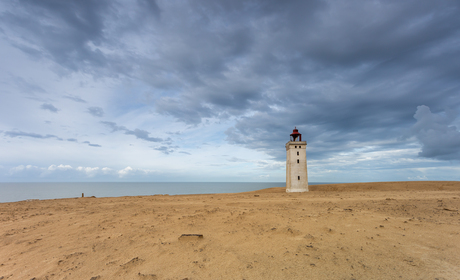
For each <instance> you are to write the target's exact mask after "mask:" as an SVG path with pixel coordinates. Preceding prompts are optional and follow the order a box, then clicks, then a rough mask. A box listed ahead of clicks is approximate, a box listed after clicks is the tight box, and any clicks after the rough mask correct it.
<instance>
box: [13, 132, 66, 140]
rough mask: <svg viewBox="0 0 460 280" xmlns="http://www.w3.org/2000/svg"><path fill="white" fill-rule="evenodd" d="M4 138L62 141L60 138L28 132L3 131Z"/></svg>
mask: <svg viewBox="0 0 460 280" xmlns="http://www.w3.org/2000/svg"><path fill="white" fill-rule="evenodd" d="M4 134H5V135H6V136H9V137H13V138H14V137H31V138H38V139H48V138H55V139H57V140H59V141H62V138H60V137H57V136H56V135H52V134H46V135H41V134H38V133H29V132H22V131H5V133H4Z"/></svg>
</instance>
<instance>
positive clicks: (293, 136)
mask: <svg viewBox="0 0 460 280" xmlns="http://www.w3.org/2000/svg"><path fill="white" fill-rule="evenodd" d="M291 141H302V134H300V133H299V131H298V130H297V127H294V130H293V131H292V133H291Z"/></svg>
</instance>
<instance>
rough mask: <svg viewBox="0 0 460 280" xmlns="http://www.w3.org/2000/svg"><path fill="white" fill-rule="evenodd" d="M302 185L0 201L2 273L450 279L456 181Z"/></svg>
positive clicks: (458, 203)
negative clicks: (289, 189) (292, 189)
mask: <svg viewBox="0 0 460 280" xmlns="http://www.w3.org/2000/svg"><path fill="white" fill-rule="evenodd" d="M310 190H311V191H310V192H308V193H291V194H286V193H285V192H284V189H283V188H273V189H266V190H260V191H255V192H247V193H236V194H212V195H180V196H168V195H156V196H138V197H119V198H71V199H56V200H42V201H37V200H36V201H21V202H15V203H1V204H0V236H1V239H0V279H36V280H38V279H88V280H90V279H91V280H96V279H100V280H102V279H460V266H459V265H458V264H459V263H460V234H459V233H460V214H459V209H460V182H386V183H361V184H331V185H318V186H310ZM184 234H186V235H188V236H183V237H181V236H182V235H184ZM191 234H200V235H202V237H200V236H190V235H191Z"/></svg>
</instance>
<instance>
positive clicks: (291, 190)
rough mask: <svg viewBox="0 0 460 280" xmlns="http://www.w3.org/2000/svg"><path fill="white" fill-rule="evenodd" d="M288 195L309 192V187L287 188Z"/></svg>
mask: <svg viewBox="0 0 460 280" xmlns="http://www.w3.org/2000/svg"><path fill="white" fill-rule="evenodd" d="M286 192H287V193H295V192H308V185H307V186H305V187H302V188H286Z"/></svg>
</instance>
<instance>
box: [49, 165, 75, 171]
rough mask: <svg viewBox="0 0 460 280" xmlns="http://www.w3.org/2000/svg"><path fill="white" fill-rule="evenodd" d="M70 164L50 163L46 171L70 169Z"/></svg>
mask: <svg viewBox="0 0 460 280" xmlns="http://www.w3.org/2000/svg"><path fill="white" fill-rule="evenodd" d="M72 169H73V168H72V166H70V165H64V164H60V165H55V164H52V165H50V166H49V167H48V169H47V170H48V171H55V170H60V171H64V170H72Z"/></svg>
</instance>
